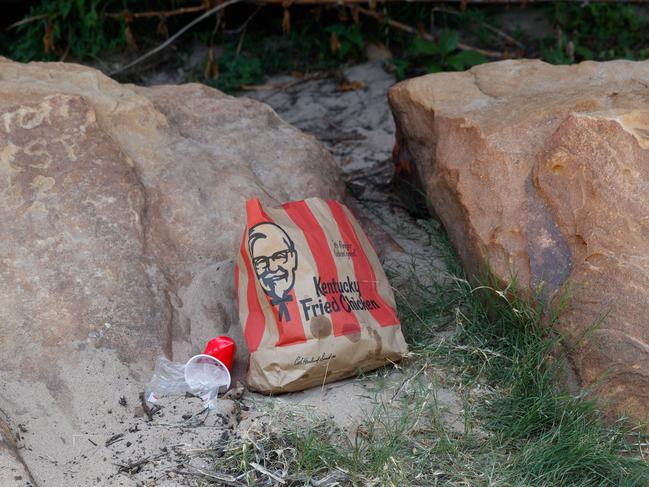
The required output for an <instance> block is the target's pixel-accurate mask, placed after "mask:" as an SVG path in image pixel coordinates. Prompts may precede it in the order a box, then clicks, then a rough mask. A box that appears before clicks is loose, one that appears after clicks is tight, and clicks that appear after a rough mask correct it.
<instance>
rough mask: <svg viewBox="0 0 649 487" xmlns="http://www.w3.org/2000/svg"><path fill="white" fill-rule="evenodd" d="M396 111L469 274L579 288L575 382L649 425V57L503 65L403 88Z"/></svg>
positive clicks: (402, 155) (565, 319)
mask: <svg viewBox="0 0 649 487" xmlns="http://www.w3.org/2000/svg"><path fill="white" fill-rule="evenodd" d="M390 103H391V107H392V110H393V113H394V116H395V120H396V123H397V129H398V136H397V147H396V148H395V149H396V150H395V153H396V155H397V157H398V159H399V167H400V169H401V170H403V171H406V172H407V171H408V170H409V169H410V170H411V171H412V172H413V173H414V174H416V175H417V177H418V178H419V179H420V181H421V183H422V184H423V185H424V187H425V190H426V192H427V195H428V197H429V200H430V205H431V210H432V211H434V212H435V213H436V214H437V215H438V216H439V218H440V219H441V220H442V222H443V223H444V225H445V226H446V229H447V231H448V233H449V236H450V239H451V240H452V242H453V244H454V245H455V247H456V249H457V251H458V253H459V256H460V259H461V261H462V263H463V265H464V268H465V269H466V271H467V272H468V273H469V274H473V275H475V274H476V273H477V272H480V271H482V270H484V269H485V268H487V267H490V268H491V270H492V271H493V272H494V273H495V274H496V276H497V277H499V278H500V279H501V280H503V281H504V282H510V281H511V279H512V277H513V276H514V275H515V276H516V277H517V282H518V285H519V286H521V287H522V288H524V289H527V290H530V291H531V290H535V289H538V288H539V286H542V288H543V290H544V293H545V295H546V296H552V295H553V294H554V295H556V294H557V293H558V292H562V291H563V290H565V289H566V288H567V287H569V288H570V296H571V299H570V306H569V309H568V310H567V311H566V312H565V313H564V314H563V316H562V317H561V325H560V330H561V331H562V332H563V333H564V334H565V335H566V337H567V338H568V340H567V343H568V348H569V349H570V353H569V358H570V363H571V366H572V367H573V369H574V373H575V375H574V379H576V381H577V383H578V385H580V386H581V387H584V388H586V389H587V390H589V391H591V392H593V393H594V394H595V395H596V396H597V397H599V398H600V399H601V401H602V403H603V404H604V405H605V406H606V407H607V408H608V410H609V411H610V412H611V414H621V413H625V414H630V415H631V416H632V417H633V418H635V419H638V420H643V419H645V415H646V413H647V411H648V410H649V326H647V318H646V317H647V315H649V264H648V263H649V220H648V216H647V215H648V206H647V199H649V150H648V149H649V62H630V61H613V62H607V63H595V62H584V63H582V64H579V65H575V66H551V65H548V64H545V63H543V62H541V61H527V60H522V61H502V62H498V63H492V64H485V65H481V66H478V67H475V68H473V69H471V70H469V71H466V72H462V73H442V74H434V75H429V76H424V77H420V78H416V79H412V80H408V81H405V82H403V83H400V84H398V85H396V86H394V87H393V88H392V89H391V91H390ZM594 324H598V326H596V327H595V328H594V329H593V325H594ZM591 331H592V333H591Z"/></svg>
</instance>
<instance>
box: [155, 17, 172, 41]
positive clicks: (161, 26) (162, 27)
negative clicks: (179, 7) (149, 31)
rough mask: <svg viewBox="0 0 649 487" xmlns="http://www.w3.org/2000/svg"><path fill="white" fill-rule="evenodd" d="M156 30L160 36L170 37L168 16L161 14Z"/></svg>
mask: <svg viewBox="0 0 649 487" xmlns="http://www.w3.org/2000/svg"><path fill="white" fill-rule="evenodd" d="M156 32H157V33H158V35H159V36H161V37H164V38H165V39H166V38H167V37H169V30H168V29H167V17H165V16H164V15H161V16H160V20H159V21H158V27H157V28H156Z"/></svg>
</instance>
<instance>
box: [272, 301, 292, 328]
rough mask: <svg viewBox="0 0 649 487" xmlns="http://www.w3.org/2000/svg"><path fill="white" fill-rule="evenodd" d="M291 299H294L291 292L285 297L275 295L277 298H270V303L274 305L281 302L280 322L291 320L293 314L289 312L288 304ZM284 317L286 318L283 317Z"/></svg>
mask: <svg viewBox="0 0 649 487" xmlns="http://www.w3.org/2000/svg"><path fill="white" fill-rule="evenodd" d="M290 301H293V296H291V295H290V294H287V295H286V296H284V297H283V298H278V297H275V298H272V299H271V300H270V304H271V305H273V306H276V305H278V304H279V321H280V323H281V322H282V321H291V315H290V314H289V312H288V306H287V305H286V303H288V302H290ZM282 318H285V319H282Z"/></svg>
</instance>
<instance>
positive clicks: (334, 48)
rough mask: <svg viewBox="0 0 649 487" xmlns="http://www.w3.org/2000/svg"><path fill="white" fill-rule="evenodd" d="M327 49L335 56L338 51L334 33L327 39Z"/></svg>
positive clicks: (338, 43)
mask: <svg viewBox="0 0 649 487" xmlns="http://www.w3.org/2000/svg"><path fill="white" fill-rule="evenodd" d="M329 47H330V48H331V52H332V53H333V54H336V53H337V52H338V50H339V49H340V41H339V40H338V36H337V35H336V33H335V32H332V33H331V36H330V37H329Z"/></svg>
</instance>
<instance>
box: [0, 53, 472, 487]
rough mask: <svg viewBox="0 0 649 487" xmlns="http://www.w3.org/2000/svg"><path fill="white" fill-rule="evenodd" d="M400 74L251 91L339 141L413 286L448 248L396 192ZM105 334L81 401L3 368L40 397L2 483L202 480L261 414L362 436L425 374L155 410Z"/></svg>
mask: <svg viewBox="0 0 649 487" xmlns="http://www.w3.org/2000/svg"><path fill="white" fill-rule="evenodd" d="M353 82H357V83H356V84H355V86H357V87H359V89H355V90H351V91H341V90H342V89H343V85H344V83H347V84H349V83H353ZM393 83H394V80H393V79H392V77H391V75H389V74H388V73H387V72H386V71H385V70H384V69H383V68H382V66H381V63H380V62H379V61H377V62H373V63H368V64H364V65H359V66H355V67H352V68H349V69H348V70H346V71H344V72H343V73H341V76H338V77H330V78H326V79H314V80H298V79H293V78H286V77H283V78H276V79H272V80H269V83H268V84H269V85H276V87H277V88H276V89H274V90H271V91H259V92H253V93H248V94H247V95H248V96H251V97H254V98H257V99H259V100H262V101H265V102H266V103H268V104H270V105H271V106H272V107H273V108H274V109H275V110H276V111H277V112H278V113H279V114H280V116H282V117H283V118H284V119H285V120H287V121H288V122H290V123H292V124H294V125H295V126H297V127H298V128H300V129H302V130H304V131H306V132H308V133H311V134H313V135H314V136H315V137H317V138H318V139H320V140H321V141H323V142H324V143H325V144H326V145H327V147H328V148H329V149H330V150H331V152H332V153H333V154H334V156H335V158H336V160H337V161H338V164H339V166H340V169H341V171H342V173H343V174H344V177H345V179H346V181H347V183H348V186H349V188H350V190H351V193H352V194H353V195H354V197H353V198H350V200H349V202H348V203H349V205H350V206H351V207H352V208H353V210H354V211H355V212H356V213H357V214H358V216H359V217H360V218H361V220H362V221H363V222H364V223H365V224H366V228H367V230H368V233H369V234H370V237H371V238H372V240H373V241H374V243H375V245H376V246H377V248H378V249H379V253H380V254H381V257H382V259H383V260H384V264H385V266H386V268H388V270H389V273H390V275H391V276H393V278H392V282H393V285H394V286H395V288H396V289H397V290H399V289H405V286H406V284H407V282H408V281H409V280H410V279H411V277H412V273H413V272H415V271H416V270H417V269H426V273H427V274H426V275H427V276H428V277H431V276H433V275H434V274H435V272H434V270H438V271H440V272H442V271H443V270H444V268H443V265H442V264H441V261H440V260H439V259H438V258H436V257H435V256H437V255H439V252H440V251H439V249H438V247H437V243H436V242H433V241H431V240H430V238H429V234H428V233H426V232H425V230H424V227H423V225H424V222H421V221H417V220H415V219H413V218H412V217H411V216H409V215H408V214H407V213H406V212H405V211H404V210H403V209H402V208H401V207H400V206H399V205H398V204H397V203H396V200H395V198H394V196H393V195H391V194H390V192H389V182H390V179H391V176H392V163H391V159H390V153H391V149H392V144H393V141H394V125H393V121H392V116H391V114H390V111H389V108H388V105H387V98H386V94H387V89H388V88H389V86H391V85H392V84H393ZM431 265H432V267H431ZM431 269H432V270H433V272H431ZM420 277H421V276H420ZM397 292H399V291H397ZM93 340H94V338H92V337H89V338H88V340H86V341H85V342H83V343H79V344H78V348H79V354H78V360H77V366H74V367H70V370H68V371H66V373H67V374H70V375H71V376H75V375H76V376H77V379H76V383H77V384H78V385H79V391H76V392H75V394H71V395H70V401H67V402H66V401H61V398H60V397H56V398H55V397H53V396H52V394H51V392H50V391H49V390H48V389H47V388H46V387H45V386H43V390H42V391H40V392H39V394H37V395H32V396H31V397H24V393H21V387H20V384H19V383H17V382H16V381H14V380H12V378H11V377H5V376H1V375H0V395H2V396H3V397H5V398H12V399H11V400H12V401H14V404H13V405H12V406H13V407H12V410H20V404H28V403H29V404H30V405H32V406H33V405H34V404H36V406H37V407H30V408H25V411H26V412H25V414H24V415H22V416H21V415H18V417H14V418H11V419H12V423H14V426H15V425H17V426H18V431H19V434H18V435H17V447H18V451H19V453H20V456H21V457H22V459H23V460H24V462H25V463H26V464H27V466H28V467H29V470H30V471H31V475H32V476H33V480H32V479H30V478H29V472H27V471H25V469H24V468H23V466H22V465H21V464H20V463H19V462H17V461H16V460H15V459H12V458H10V457H8V456H7V455H2V454H0V481H1V485H2V487H5V486H7V487H9V486H11V485H16V486H27V485H34V484H35V485H38V486H48V485H51V486H57V487H58V486H90V485H93V486H144V485H146V486H153V485H155V486H175V485H195V484H196V479H197V478H199V477H200V476H201V475H204V474H205V472H213V473H214V472H215V470H214V469H215V467H218V465H214V464H213V460H212V459H211V457H210V450H211V449H212V447H213V446H214V445H219V444H220V445H223V444H225V443H226V442H227V441H228V440H230V439H231V438H236V437H238V436H241V435H242V434H245V432H246V431H247V430H249V429H250V428H251V427H254V425H255V424H259V423H264V424H267V425H271V426H272V425H274V424H275V425H276V424H281V422H282V419H285V418H288V417H294V415H298V416H299V415H301V416H302V417H304V418H305V420H306V419H309V420H312V419H314V418H322V419H325V420H327V421H331V422H332V423H333V424H335V425H336V426H337V427H338V428H340V430H341V431H342V432H343V434H346V435H348V436H349V437H353V435H354V434H355V433H356V430H357V429H358V427H359V425H360V424H361V423H362V421H363V420H364V419H365V418H367V417H369V416H371V415H372V414H373V410H374V408H375V407H376V405H377V404H386V402H387V403H391V402H392V401H393V400H394V399H395V398H396V397H397V396H398V395H399V394H400V393H401V392H402V390H403V388H404V387H403V386H404V384H406V383H407V381H408V379H409V377H411V376H412V374H413V372H414V371H413V370H410V369H409V368H408V366H407V364H406V365H405V366H403V367H390V368H384V369H381V370H379V371H376V372H374V373H370V374H368V375H366V376H365V377H363V378H358V379H348V380H345V381H341V382H337V383H332V384H327V385H324V386H323V387H318V388H313V389H310V390H307V391H303V392H299V393H293V394H286V395H283V396H280V397H276V398H268V397H264V396H260V395H257V394H252V393H249V392H247V391H245V390H244V389H243V388H238V387H235V388H233V389H232V390H231V392H230V393H228V395H226V397H224V398H222V399H221V400H219V402H218V406H217V408H216V409H215V410H212V411H205V410H204V408H203V405H202V402H201V401H200V400H199V399H197V398H191V397H189V398H187V397H174V398H167V399H164V400H163V401H162V402H161V404H160V406H161V407H160V409H158V410H157V411H153V412H152V411H146V410H145V408H144V407H143V405H142V402H141V400H140V393H141V391H142V389H143V385H144V384H145V383H146V381H147V380H148V376H147V375H148V373H147V372H146V371H145V369H144V367H140V366H138V365H134V366H132V367H130V368H129V367H126V366H124V365H122V364H120V362H119V361H118V360H117V358H116V357H114V356H113V355H112V352H110V351H108V350H102V349H94V347H93V346H92V345H93ZM109 369H110V371H111V373H110V374H107V373H106V371H107V370H109ZM106 377H117V378H118V379H119V380H120V382H119V383H110V381H109V380H108V379H106ZM88 397H92V398H93V399H92V401H91V402H92V403H94V404H98V403H101V404H104V405H105V406H104V407H103V408H102V409H101V410H88V409H87V408H86V407H85V404H84V398H88ZM436 397H437V400H438V402H439V404H440V407H441V409H442V410H443V411H445V412H444V413H443V414H442V416H443V417H442V419H443V420H444V421H445V422H446V423H447V424H449V425H450V426H451V427H452V428H453V429H455V430H461V429H462V411H461V409H462V408H461V402H460V400H459V399H458V397H457V396H456V395H455V394H454V393H453V392H452V391H451V390H450V389H445V388H443V387H439V388H438V389H437V391H436ZM57 403H58V404H64V405H65V406H63V407H65V408H69V410H67V411H66V412H67V413H70V412H72V413H73V414H62V413H63V411H61V410H59V409H58V406H54V405H55V404H57ZM395 405H396V402H395ZM27 411H31V412H30V413H28V412H27ZM33 411H39V414H34V413H33ZM147 413H148V414H147ZM62 417H76V418H78V421H77V422H76V423H74V424H72V423H67V422H66V423H65V424H57V425H56V426H57V427H56V430H57V431H59V432H60V435H59V437H56V438H54V437H43V435H42V434H40V433H39V432H40V431H43V430H46V429H47V428H46V426H47V425H51V423H52V422H54V423H56V422H60V421H61V419H60V418H62ZM1 446H2V445H1V444H0V447H1ZM0 453H1V450H0Z"/></svg>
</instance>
